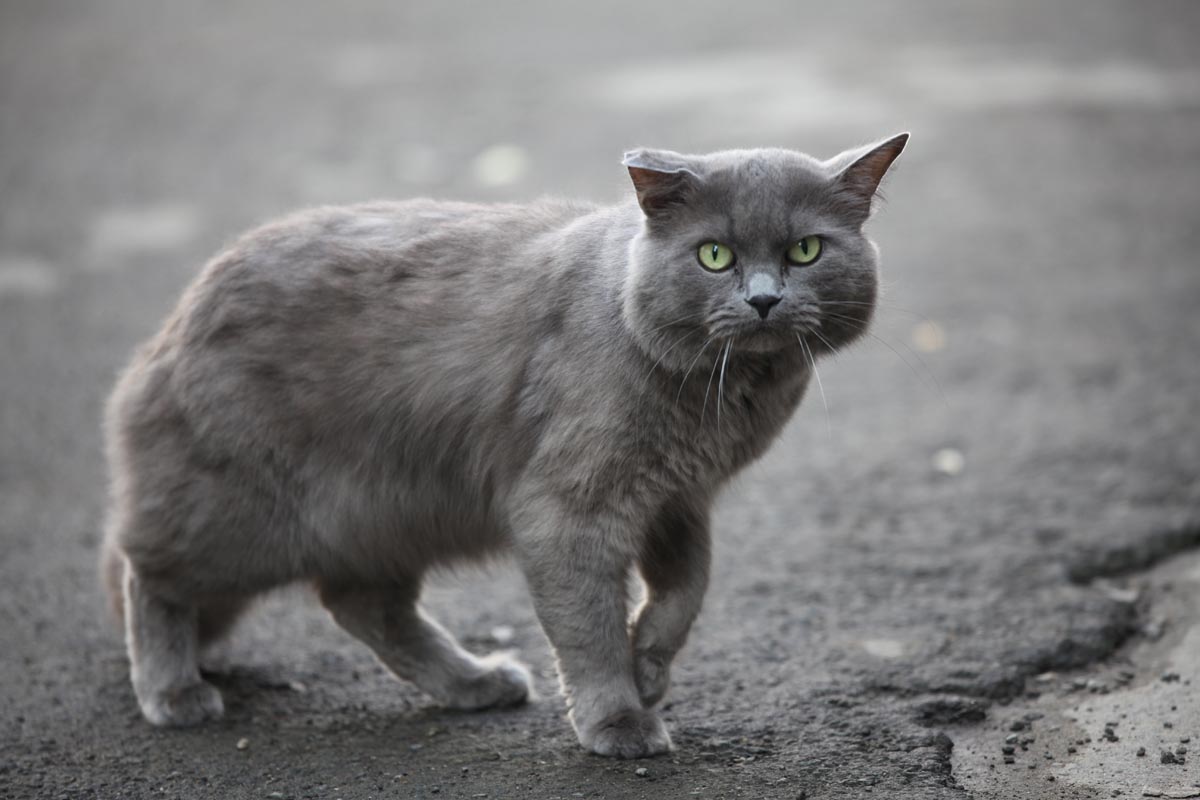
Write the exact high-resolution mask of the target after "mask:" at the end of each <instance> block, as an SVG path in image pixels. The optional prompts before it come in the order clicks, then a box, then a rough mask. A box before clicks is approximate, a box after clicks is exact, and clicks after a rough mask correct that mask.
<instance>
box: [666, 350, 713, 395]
mask: <svg viewBox="0 0 1200 800" xmlns="http://www.w3.org/2000/svg"><path fill="white" fill-rule="evenodd" d="M715 338H716V334H714V335H712V336H710V337H708V338H707V339H705V340H704V345H703V346H702V347H701V348H700V352H698V353H696V357H695V358H693V359H692V362H691V363H690V364H688V368H687V372H685V373H683V380H681V381H680V382H679V391H678V392H676V393H675V405H676V406H678V405H679V398H680V397H681V396H682V395H683V387H684V385H685V384H686V383H687V379H688V376H689V375H691V374H692V369H694V368H695V366H696V362H697V361H699V360H700V356H702V355H704V351H705V350H707V349H708V346H709V345H710V344H712V341H713V339H715Z"/></svg>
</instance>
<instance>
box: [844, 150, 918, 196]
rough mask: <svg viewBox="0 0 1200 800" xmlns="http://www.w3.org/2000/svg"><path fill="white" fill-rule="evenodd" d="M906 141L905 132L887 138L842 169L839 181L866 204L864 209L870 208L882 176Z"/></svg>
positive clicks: (900, 151)
mask: <svg viewBox="0 0 1200 800" xmlns="http://www.w3.org/2000/svg"><path fill="white" fill-rule="evenodd" d="M907 142H908V134H907V133H902V134H900V135H899V136H895V137H893V138H891V139H888V140H887V141H886V142H884V143H883V144H881V145H879V146H878V147H876V148H875V149H873V150H871V151H870V152H869V153H867V154H866V155H864V156H862V157H860V158H859V159H858V160H856V161H855V162H854V163H853V164H851V165H850V166H848V167H846V169H845V170H843V171H842V175H841V178H840V183H841V184H842V185H843V186H844V187H845V188H846V189H847V191H848V192H849V193H850V194H851V195H853V196H854V197H855V199H856V200H857V201H858V203H859V204H863V205H865V206H866V210H869V209H870V204H871V200H872V198H874V196H875V192H876V191H878V189H879V184H880V182H881V181H882V180H883V176H884V175H886V174H887V171H888V169H889V168H890V167H891V166H892V162H894V161H895V160H896V158H897V157H899V155H900V153H902V152H904V145H905V144H906V143H907Z"/></svg>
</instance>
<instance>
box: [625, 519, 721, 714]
mask: <svg viewBox="0 0 1200 800" xmlns="http://www.w3.org/2000/svg"><path fill="white" fill-rule="evenodd" d="M710 558H711V557H710V540H709V526H708V503H707V502H704V503H695V502H678V503H673V504H670V505H668V506H666V507H664V509H663V510H662V511H660V512H659V514H658V516H657V517H656V518H655V520H654V522H653V523H652V524H651V526H650V529H649V530H648V531H647V535H646V539H645V541H644V542H643V544H642V549H641V552H640V553H639V554H638V567H639V569H640V571H641V574H642V578H643V580H645V582H646V600H645V602H644V603H643V604H642V606H641V608H639V609H638V613H637V617H636V621H635V622H634V625H633V632H632V635H633V658H634V677H635V679H636V681H637V687H638V694H639V695H640V697H641V700H642V703H643V704H644V705H645V706H646V707H650V706H653V705H654V704H656V703H657V702H658V701H660V700H661V699H662V698H663V695H665V694H666V692H667V687H668V685H669V684H670V680H671V661H672V660H674V658H675V654H676V653H678V652H679V650H680V648H682V647H683V645H684V642H685V641H687V635H688V631H689V630H691V627H692V623H693V622H694V621H695V619H696V615H697V614H699V613H700V606H701V603H702V602H703V600H704V592H705V590H706V589H707V588H708V571H709V563H710Z"/></svg>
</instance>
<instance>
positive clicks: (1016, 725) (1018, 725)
mask: <svg viewBox="0 0 1200 800" xmlns="http://www.w3.org/2000/svg"><path fill="white" fill-rule="evenodd" d="M1028 728H1029V723H1028V722H1026V721H1025V720H1023V719H1015V720H1013V723H1012V725H1009V726H1008V729H1009V730H1010V731H1023V730H1027V729H1028Z"/></svg>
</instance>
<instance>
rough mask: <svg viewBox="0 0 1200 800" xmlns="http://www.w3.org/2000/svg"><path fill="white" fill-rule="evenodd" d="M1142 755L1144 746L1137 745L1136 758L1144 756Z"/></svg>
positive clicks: (1144, 751)
mask: <svg viewBox="0 0 1200 800" xmlns="http://www.w3.org/2000/svg"><path fill="white" fill-rule="evenodd" d="M1144 755H1146V748H1144V747H1139V748H1138V749H1137V757H1138V758H1141V757H1142V756H1144Z"/></svg>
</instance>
